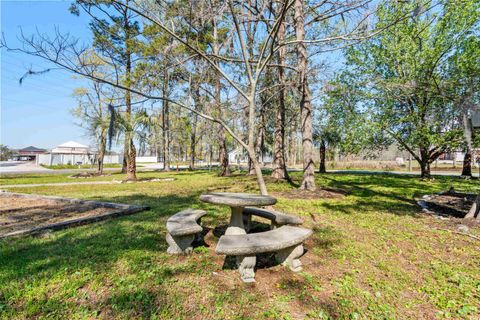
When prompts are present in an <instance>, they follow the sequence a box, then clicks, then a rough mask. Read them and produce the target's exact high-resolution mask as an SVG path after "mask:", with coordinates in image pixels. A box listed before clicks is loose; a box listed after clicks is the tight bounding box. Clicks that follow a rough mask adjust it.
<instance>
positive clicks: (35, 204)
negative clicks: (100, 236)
mask: <svg viewBox="0 0 480 320" xmlns="http://www.w3.org/2000/svg"><path fill="white" fill-rule="evenodd" d="M115 210H118V209H113V208H104V207H98V206H92V205H91V204H85V203H83V204H79V203H75V204H72V203H66V202H64V201H59V200H52V199H41V198H34V199H32V198H23V197H22V198H19V197H12V196H4V195H2V196H1V197H0V237H2V236H5V235H7V234H9V233H12V232H16V231H23V230H29V229H32V228H38V227H45V226H48V225H51V224H55V223H58V222H65V221H70V220H74V219H79V218H86V217H92V216H97V215H100V214H104V213H107V212H113V211H115Z"/></svg>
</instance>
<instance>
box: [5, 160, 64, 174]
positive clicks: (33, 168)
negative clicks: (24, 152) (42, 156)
mask: <svg viewBox="0 0 480 320" xmlns="http://www.w3.org/2000/svg"><path fill="white" fill-rule="evenodd" d="M50 171H55V170H51V169H47V168H44V167H41V166H37V165H36V164H35V162H33V161H0V173H38V172H45V173H48V172H50Z"/></svg>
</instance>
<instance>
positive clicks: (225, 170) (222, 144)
mask: <svg viewBox="0 0 480 320" xmlns="http://www.w3.org/2000/svg"><path fill="white" fill-rule="evenodd" d="M218 144H219V149H218V161H219V162H220V172H219V173H218V175H219V176H221V177H224V176H229V175H230V173H231V172H230V166H229V164H228V153H227V139H226V136H225V129H224V128H223V127H221V128H220V130H219V132H218Z"/></svg>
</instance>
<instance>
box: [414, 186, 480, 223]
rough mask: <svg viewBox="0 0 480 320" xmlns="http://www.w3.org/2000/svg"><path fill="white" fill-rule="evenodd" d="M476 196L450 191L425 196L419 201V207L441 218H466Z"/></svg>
mask: <svg viewBox="0 0 480 320" xmlns="http://www.w3.org/2000/svg"><path fill="white" fill-rule="evenodd" d="M476 196H477V195H476V194H473V193H461V192H456V191H455V190H452V189H451V190H449V191H446V192H442V193H439V194H433V195H425V196H423V197H422V199H421V200H419V201H418V203H419V205H420V206H421V207H422V208H424V209H426V210H428V211H431V212H433V213H435V214H437V215H441V216H453V217H456V218H464V217H465V215H466V214H467V213H468V211H469V210H470V208H471V207H472V205H473V202H474V201H475V198H476Z"/></svg>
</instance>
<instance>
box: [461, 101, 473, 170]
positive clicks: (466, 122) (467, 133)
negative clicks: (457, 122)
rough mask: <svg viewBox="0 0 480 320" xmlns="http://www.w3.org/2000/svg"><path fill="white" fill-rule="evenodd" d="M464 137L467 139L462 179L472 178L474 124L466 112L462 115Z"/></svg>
mask: <svg viewBox="0 0 480 320" xmlns="http://www.w3.org/2000/svg"><path fill="white" fill-rule="evenodd" d="M462 120H463V121H462V122H463V136H464V137H465V144H466V146H465V158H463V169H462V177H472V149H473V146H472V132H473V128H472V123H471V122H470V119H468V114H467V111H466V110H464V112H463V115H462Z"/></svg>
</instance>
